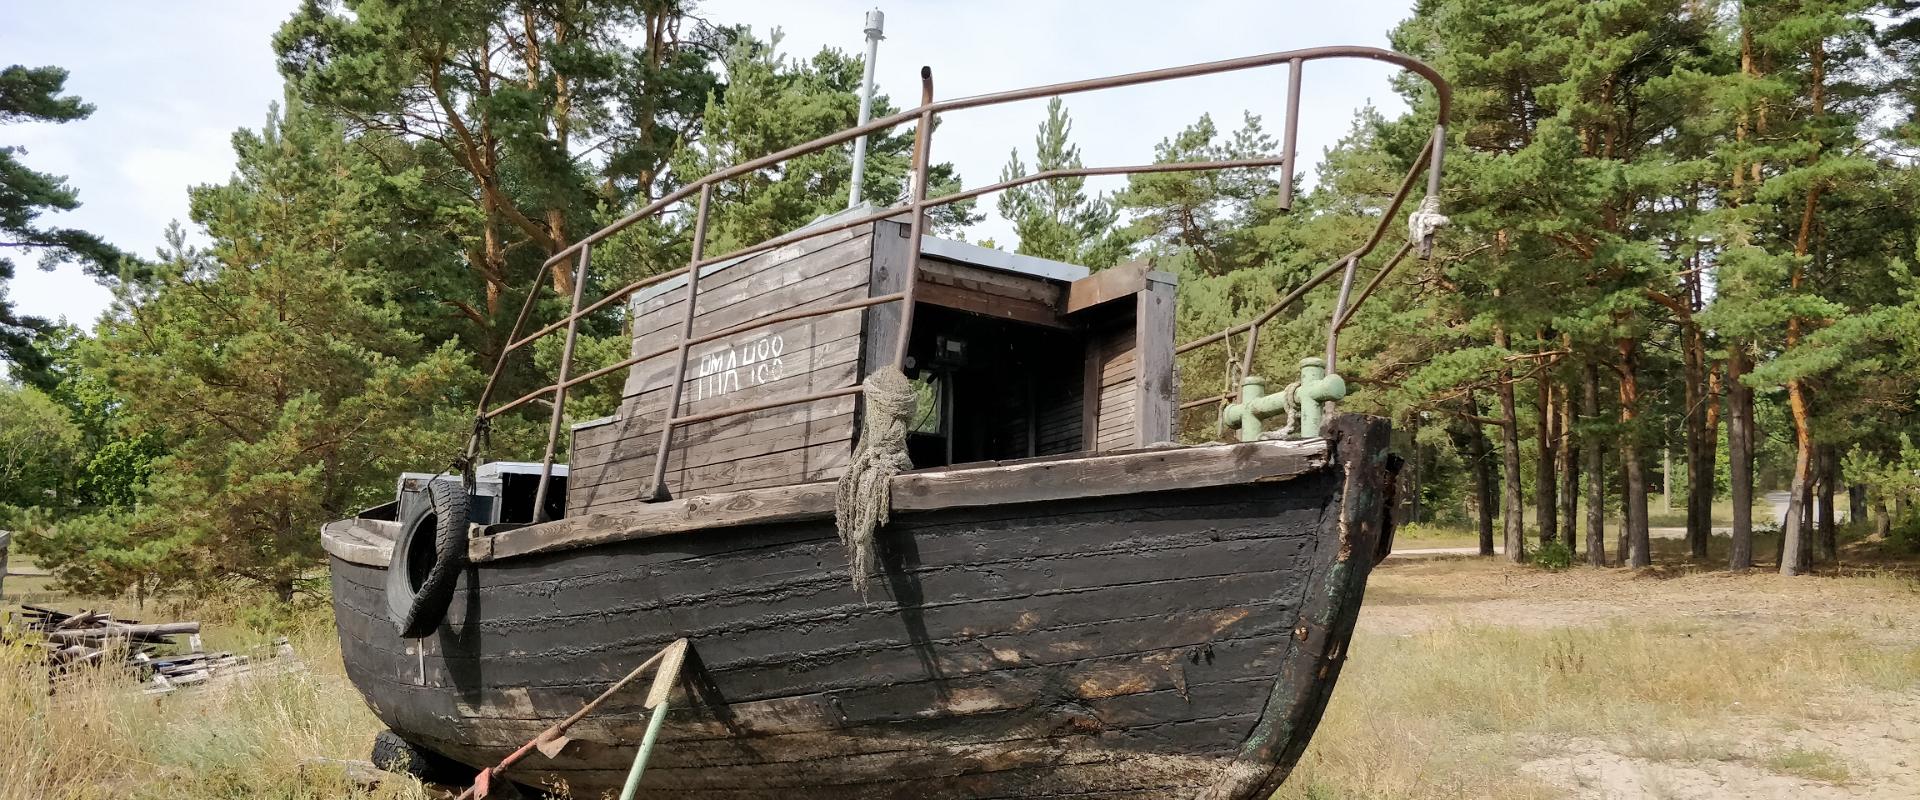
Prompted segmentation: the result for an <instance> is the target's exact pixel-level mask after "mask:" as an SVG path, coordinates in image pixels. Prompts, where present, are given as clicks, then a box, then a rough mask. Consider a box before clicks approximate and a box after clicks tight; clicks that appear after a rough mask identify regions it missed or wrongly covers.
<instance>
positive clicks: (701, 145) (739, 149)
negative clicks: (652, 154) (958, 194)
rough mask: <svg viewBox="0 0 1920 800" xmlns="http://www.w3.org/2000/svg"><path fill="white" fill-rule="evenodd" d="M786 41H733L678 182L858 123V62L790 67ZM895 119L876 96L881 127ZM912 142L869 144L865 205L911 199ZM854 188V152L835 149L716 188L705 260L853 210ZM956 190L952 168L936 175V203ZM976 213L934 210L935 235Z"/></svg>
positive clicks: (875, 140) (820, 58)
mask: <svg viewBox="0 0 1920 800" xmlns="http://www.w3.org/2000/svg"><path fill="white" fill-rule="evenodd" d="M780 40H781V36H780V32H779V31H778V30H776V31H774V33H773V35H772V37H771V38H770V39H769V40H768V41H761V40H759V39H756V38H754V37H753V36H752V35H751V34H750V33H748V32H746V31H739V32H736V33H735V34H734V41H733V43H732V46H731V47H729V48H728V49H727V51H726V54H725V57H724V59H723V63H724V66H725V74H726V88H725V91H724V92H722V93H717V94H715V95H714V96H712V97H711V98H709V99H708V101H707V108H706V113H705V114H704V115H703V123H702V130H701V136H700V137H699V139H697V140H696V141H694V142H692V143H691V146H690V147H687V148H686V149H684V150H682V151H680V152H679V153H678V154H677V155H676V156H675V157H674V159H673V161H672V164H673V172H674V173H675V174H678V175H680V176H681V177H682V178H683V179H691V178H695V177H699V176H701V175H705V174H707V173H710V172H714V171H717V170H720V169H724V168H726V167H730V166H733V165H735V164H740V163H744V162H747V161H751V160H753V159H756V158H760V157H762V156H765V155H769V154H771V153H777V152H779V151H781V150H784V149H786V148H789V147H792V146H794V145H798V144H802V143H804V142H807V141H810V140H813V139H817V138H820V137H822V136H827V135H829V134H832V133H836V132H838V131H840V130H842V129H844V128H850V127H853V125H854V124H855V123H856V122H858V119H859V105H860V103H859V94H858V92H859V88H860V81H861V77H862V74H863V68H864V67H863V61H862V60H861V58H859V57H858V56H850V55H848V54H846V53H843V52H841V51H839V50H835V49H833V48H825V49H822V50H821V51H820V52H819V53H817V54H815V55H814V56H813V57H812V58H810V59H793V58H789V57H787V56H785V55H783V54H781V53H780ZM896 111H898V109H897V108H895V107H894V106H893V104H892V102H891V101H890V100H889V98H888V97H887V95H885V94H879V93H876V94H875V95H874V98H873V115H874V116H875V117H883V116H887V115H890V114H893V113H895V112H896ZM936 127H937V126H936ZM913 135H914V134H913V130H912V128H911V127H907V126H903V127H901V128H896V129H894V130H893V131H889V132H882V133H879V134H875V135H873V136H870V137H869V138H868V142H867V169H866V176H865V185H864V186H862V187H861V195H862V197H864V198H866V199H867V200H868V201H869V202H871V203H874V204H876V205H882V206H885V205H891V204H894V203H898V202H902V201H904V200H906V199H907V198H906V191H907V182H908V177H909V173H910V172H911V171H912V151H913ZM934 139H935V141H938V139H939V137H938V135H937V133H936V135H935V136H934ZM852 179H853V161H852V155H851V148H850V147H832V148H828V149H826V150H822V151H820V152H817V153H811V154H808V155H804V156H800V157H797V158H794V159H792V160H789V161H787V162H784V163H783V164H781V165H779V166H776V167H770V168H767V169H763V170H758V171H755V172H752V173H749V174H746V175H742V176H740V177H739V178H736V179H734V180H731V181H727V182H725V183H722V184H720V185H718V186H716V187H715V189H714V198H713V210H712V212H711V213H712V221H711V222H710V223H709V235H710V236H711V241H710V243H709V245H708V252H709V253H724V252H727V251H729V250H733V249H737V248H739V247H743V246H746V245H750V244H753V243H755V242H759V241H762V240H765V239H769V238H772V237H774V236H777V235H779V234H782V233H787V232H789V231H792V230H795V229H797V228H799V227H801V226H803V225H805V224H807V223H809V222H812V221H813V220H814V219H816V218H819V217H821V216H824V215H827V214H832V213H835V212H838V211H840V210H842V209H844V208H846V201H847V196H848V194H849V189H850V182H851V181H852ZM959 186H960V179H959V176H958V175H957V174H956V173H955V171H954V169H953V165H952V164H946V163H940V164H934V165H932V166H931V167H929V171H928V181H927V193H928V195H929V196H934V197H937V196H939V195H942V194H948V193H951V192H953V191H956V190H957V189H958V188H959ZM972 206H973V203H972V201H965V202H961V203H955V204H952V205H947V206H942V207H940V208H938V209H936V210H935V211H934V212H933V213H932V214H931V222H932V225H933V228H932V229H933V230H934V231H935V232H948V233H951V232H954V231H957V230H959V229H961V228H963V227H965V226H966V225H967V224H970V223H971V222H973V221H974V220H975V216H974V215H973V212H972Z"/></svg>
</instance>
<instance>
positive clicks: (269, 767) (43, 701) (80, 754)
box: [0, 609, 423, 800]
mask: <svg viewBox="0 0 1920 800" xmlns="http://www.w3.org/2000/svg"><path fill="white" fill-rule="evenodd" d="M205 610H208V611H211V612H212V613H210V614H208V615H204V617H203V618H205V617H212V618H218V619H219V620H220V622H221V624H224V625H229V626H232V625H237V622H238V621H237V619H235V618H234V615H233V614H230V613H223V612H222V610H220V609H205ZM285 622H286V623H287V625H286V626H285V627H284V628H282V629H281V630H280V631H279V632H280V633H282V635H286V636H288V638H289V639H290V641H291V642H292V644H293V646H294V649H295V652H296V653H297V654H298V658H299V659H300V660H301V661H302V662H303V663H304V665H305V669H304V670H299V671H293V672H288V673H283V674H265V675H261V676H258V677H251V676H249V677H247V678H242V679H239V680H236V681H233V682H229V683H225V684H222V685H217V686H208V687H203V688H192V689H186V690H182V691H179V692H176V693H174V694H171V695H165V696H151V695H145V694H142V693H141V691H140V688H141V687H140V686H139V685H138V684H137V683H135V681H134V680H133V678H131V677H130V676H128V675H127V674H126V673H125V672H123V671H121V670H119V669H117V668H113V667H104V668H98V669H84V670H80V671H78V672H75V673H73V674H70V675H64V676H61V677H60V678H58V679H57V680H56V679H53V678H50V676H49V675H48V674H47V670H46V668H45V666H44V665H43V664H42V663H41V662H40V661H39V656H38V654H37V653H36V652H34V651H33V650H31V649H29V648H27V647H24V646H22V645H18V644H16V645H11V646H0V800H96V799H98V800H108V799H109V798H111V800H129V799H130V800H149V799H150V800H162V798H165V800H178V798H223V799H224V798H233V799H234V800H240V799H241V798H247V799H248V800H252V799H253V798H270V799H273V800H296V799H301V798H378V799H379V800H402V799H403V798H407V799H411V798H418V797H422V796H423V795H421V794H420V792H419V789H418V787H417V786H407V785H403V784H402V783H400V782H389V784H388V785H387V786H384V787H382V788H381V789H379V790H377V791H374V792H372V793H369V792H368V791H366V790H363V789H360V788H358V787H355V786H353V785H351V784H350V783H349V782H348V781H347V780H346V778H345V777H344V775H343V774H342V773H341V771H340V770H338V769H335V768H325V767H320V768H308V767H305V766H303V764H305V763H306V762H309V761H311V760H313V759H315V758H316V757H317V758H323V759H324V758H333V759H364V758H365V757H366V755H367V746H368V743H369V742H370V741H371V740H372V738H373V735H374V733H375V732H377V731H378V730H379V723H378V722H377V721H376V720H375V719H374V718H373V715H372V714H371V713H370V712H368V711H367V709H366V707H365V706H364V705H363V704H362V702H361V701H360V696H359V694H358V693H356V692H355V691H354V690H353V688H352V686H351V685H350V684H348V682H347V680H346V676H345V674H344V672H343V671H342V669H341V666H340V656H339V644H338V641H337V640H336V639H335V638H334V635H333V632H332V626H331V624H330V622H331V621H330V620H328V619H327V618H326V617H325V616H324V610H323V609H318V610H307V611H304V612H301V613H300V614H298V615H296V616H294V617H290V618H288V619H287V620H285ZM236 638H247V637H245V636H239V637H236ZM222 646H229V647H231V646H236V645H234V644H226V645H222Z"/></svg>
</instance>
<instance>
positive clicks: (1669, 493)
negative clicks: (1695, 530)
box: [1660, 442, 1673, 514]
mask: <svg viewBox="0 0 1920 800" xmlns="http://www.w3.org/2000/svg"><path fill="white" fill-rule="evenodd" d="M1660 513H1662V514H1671V513H1673V446H1672V445H1670V444H1668V443H1666V442H1661V443H1660Z"/></svg>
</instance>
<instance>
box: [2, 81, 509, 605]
mask: <svg viewBox="0 0 1920 800" xmlns="http://www.w3.org/2000/svg"><path fill="white" fill-rule="evenodd" d="M342 147H343V144H342V140H341V139H340V136H339V131H338V129H337V127H336V126H335V125H334V124H333V123H332V122H331V121H328V120H326V119H325V118H324V117H321V116H319V115H317V114H314V113H311V112H309V111H307V110H306V109H305V107H304V106H302V105H300V104H298V103H294V104H292V105H291V106H290V107H289V108H288V110H287V111H286V112H285V113H284V114H282V115H279V116H278V117H277V118H275V119H274V120H271V121H270V124H269V125H268V126H267V127H266V128H265V129H264V130H262V131H261V132H259V133H257V134H256V133H251V132H243V133H241V134H240V135H237V136H236V137H235V150H236V153H237V154H238V156H239V159H240V164H239V170H238V174H237V175H236V176H235V178H234V179H233V181H232V182H230V183H227V184H224V185H216V186H205V187H200V188H197V189H195V190H194V191H193V217H194V220H195V222H197V223H199V224H200V225H201V226H202V227H203V228H204V229H205V231H206V233H207V235H208V236H209V237H210V238H211V239H212V240H213V242H214V245H213V247H212V249H211V250H208V251H199V250H194V249H191V248H188V247H186V246H185V245H184V244H183V243H182V240H181V237H180V234H179V232H178V231H176V232H175V235H174V237H173V244H172V247H171V252H170V253H169V258H168V260H167V261H165V262H164V263H162V264H160V265H159V267H158V269H157V271H156V278H155V280H154V281H153V282H152V283H151V284H150V285H148V286H146V287H144V288H143V289H141V290H140V291H138V292H135V291H125V292H123V293H122V295H121V299H120V304H119V308H118V313H117V314H116V315H115V316H114V317H113V318H111V319H110V320H108V321H107V322H105V323H103V325H102V326H101V329H100V340H99V344H98V348H99V352H98V355H97V358H98V363H99V369H100V370H101V371H102V372H103V373H104V374H105V375H106V376H107V379H108V380H110V381H111V384H112V386H113V387H114V388H115V390H117V392H118V393H119V395H120V397H121V398H123V402H124V405H123V406H121V407H120V409H119V410H120V413H123V414H124V415H125V424H126V425H127V426H128V427H130V428H131V429H133V430H150V431H151V430H157V431H165V432H166V433H165V435H166V437H167V439H168V442H167V444H168V446H169V448H170V449H169V452H168V453H167V455H165V456H163V457H161V458H160V459H158V460H157V461H155V462H154V463H153V465H152V470H153V473H152V476H151V479H150V482H149V485H148V486H147V490H146V494H145V497H144V499H143V501H142V502H140V503H139V504H138V505H137V506H136V507H135V508H134V509H132V510H131V511H125V512H123V511H118V510H116V511H110V512H102V513H99V514H94V515H89V516H87V517H83V518H80V519H76V520H72V521H69V522H66V523H63V524H61V525H58V526H56V527H55V528H54V529H53V530H52V531H51V532H50V533H49V534H48V535H47V536H46V537H45V539H44V541H43V542H42V543H41V544H37V545H35V548H36V551H37V552H39V553H41V554H42V555H43V560H44V561H45V563H46V564H47V565H48V566H49V567H51V568H53V569H54V570H55V571H56V573H57V574H58V575H59V576H60V577H61V579H62V580H63V581H64V582H66V583H68V584H69V585H74V586H84V587H86V588H88V589H90V590H93V591H107V590H109V589H110V588H111V587H113V586H115V585H119V586H128V587H132V588H135V589H136V590H142V591H151V590H154V589H157V588H161V587H165V586H169V585H172V584H175V583H179V582H186V581H191V582H195V583H203V584H205V583H218V582H222V581H227V580H240V581H244V582H250V583H254V584H258V585H262V586H265V587H267V588H269V589H271V590H272V591H274V592H275V593H276V594H278V595H279V596H281V597H282V598H283V599H284V598H287V597H290V596H291V593H292V592H293V590H294V588H295V586H296V584H297V581H298V580H299V579H300V578H301V577H302V576H304V575H305V574H306V573H307V571H308V569H309V568H310V567H311V565H312V564H313V563H315V561H316V559H317V557H318V553H317V549H318V543H317V541H316V539H315V537H314V536H313V533H312V532H313V531H315V530H317V529H318V525H319V524H320V523H322V522H324V521H326V520H328V519H332V518H336V517H339V516H342V515H344V514H347V513H350V512H351V511H352V510H353V509H354V508H355V507H356V506H357V505H359V504H364V503H368V502H370V501H372V500H374V499H375V495H374V491H375V488H374V487H378V486H380V485H382V484H385V483H386V481H387V480H390V476H391V474H392V473H393V472H395V471H397V470H399V469H401V468H403V467H406V466H413V465H419V464H424V463H433V462H436V461H444V460H446V459H448V458H450V457H451V455H452V454H453V453H454V452H455V448H456V447H457V443H458V432H459V430H460V429H461V427H462V422H463V421H464V417H465V415H464V413H463V412H462V411H461V408H462V407H463V406H464V405H465V402H464V400H465V397H464V396H463V394H462V393H461V391H460V387H461V386H463V385H470V382H471V381H472V380H473V379H474V376H473V375H472V374H471V372H470V371H469V370H468V368H467V367H466V365H465V360H464V358H463V357H462V356H461V354H460V353H459V352H458V350H457V349H456V348H455V347H454V346H453V343H452V342H448V343H445V344H441V345H439V346H434V345H433V344H432V343H429V342H425V341H423V340H422V339H421V338H420V337H419V336H418V335H417V334H413V333H411V332H409V331H408V330H407V329H406V323H407V320H406V318H405V317H404V316H402V315H401V314H400V308H399V307H398V306H397V305H396V304H394V303H392V302H388V301H386V300H384V299H383V297H382V296H381V292H380V291H379V289H380V284H379V281H377V280H375V279H374V278H373V277H372V275H373V274H374V272H375V271H376V270H378V269H379V268H381V264H382V261H381V258H382V256H383V253H384V251H383V249H382V244H383V243H384V242H385V241H386V236H385V225H384V224H382V221H381V220H378V219H369V218H367V216H366V214H367V212H368V210H369V209H370V208H373V207H377V206H373V205H371V204H369V203H368V202H367V199H366V197H365V196H364V195H365V189H364V187H363V186H361V185H359V184H358V182H356V181H355V180H354V174H353V172H352V170H343V169H337V168H336V166H337V165H338V164H339V163H340V162H339V161H338V160H337V159H342V158H344V156H343V155H342V150H341V148H342ZM130 575H131V576H132V580H129V576H130Z"/></svg>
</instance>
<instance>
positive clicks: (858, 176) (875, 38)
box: [847, 8, 887, 208]
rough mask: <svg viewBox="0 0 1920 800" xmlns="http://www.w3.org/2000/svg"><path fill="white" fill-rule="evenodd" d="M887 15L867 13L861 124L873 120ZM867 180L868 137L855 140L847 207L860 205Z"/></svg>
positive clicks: (876, 10)
mask: <svg viewBox="0 0 1920 800" xmlns="http://www.w3.org/2000/svg"><path fill="white" fill-rule="evenodd" d="M886 30H887V15H886V14H883V13H881V12H880V9H877V8H876V9H874V10H872V11H869V12H867V28H866V34H867V65H866V67H867V74H866V77H865V78H864V79H863V80H862V81H861V82H860V124H861V125H865V124H867V122H868V121H869V120H871V119H873V65H874V63H875V62H877V61H878V60H879V58H880V40H881V39H885V38H887V37H886ZM866 178H867V137H865V136H862V137H860V138H858V139H855V140H853V188H852V189H849V190H848V191H847V207H848V208H853V207H854V206H857V205H860V185H861V183H863V182H865V181H866Z"/></svg>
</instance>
